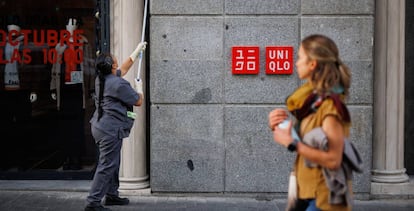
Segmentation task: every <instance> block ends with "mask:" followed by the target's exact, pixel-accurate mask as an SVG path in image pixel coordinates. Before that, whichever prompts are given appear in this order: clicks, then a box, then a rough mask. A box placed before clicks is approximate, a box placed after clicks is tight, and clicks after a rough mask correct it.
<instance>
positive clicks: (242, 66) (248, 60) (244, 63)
mask: <svg viewBox="0 0 414 211" xmlns="http://www.w3.org/2000/svg"><path fill="white" fill-rule="evenodd" d="M232 54H233V56H232V57H233V58H232V61H233V66H232V67H233V68H232V73H233V74H259V71H260V69H259V47H258V46H235V47H233V50H232Z"/></svg>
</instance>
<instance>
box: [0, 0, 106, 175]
mask: <svg viewBox="0 0 414 211" xmlns="http://www.w3.org/2000/svg"><path fill="white" fill-rule="evenodd" d="M102 2H107V1H102ZM101 6H102V3H101V1H99V0H70V1H67V0H52V1H50V0H38V1H26V0H6V1H2V4H1V5H0V14H1V15H0V27H1V28H0V134H1V143H0V144H1V147H0V151H1V152H0V179H91V178H92V177H93V173H94V167H95V163H96V157H97V149H96V147H95V144H94V140H93V138H92V136H91V133H90V124H89V119H90V117H91V115H92V113H93V111H94V102H93V94H92V93H93V91H94V80H95V68H94V61H95V57H96V54H95V52H96V51H97V50H102V47H101V46H102V45H103V43H101V35H102V34H105V33H102V30H109V29H104V28H103V27H101V26H100V21H101V20H102V19H103V18H102V15H106V14H107V13H100V15H101V18H99V19H98V18H96V17H95V13H96V11H97V10H99V9H100V7H101ZM106 44H107V43H105V45H106ZM106 46H108V45H106ZM106 50H107V49H106Z"/></svg>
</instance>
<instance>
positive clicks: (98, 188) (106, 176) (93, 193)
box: [87, 126, 122, 206]
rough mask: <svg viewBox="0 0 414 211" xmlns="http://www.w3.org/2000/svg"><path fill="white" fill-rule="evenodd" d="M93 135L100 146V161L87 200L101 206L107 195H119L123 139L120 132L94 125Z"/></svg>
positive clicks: (93, 204) (91, 204)
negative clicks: (100, 128)
mask: <svg viewBox="0 0 414 211" xmlns="http://www.w3.org/2000/svg"><path fill="white" fill-rule="evenodd" d="M92 135H93V137H94V138H95V142H96V145H97V146H98V148H99V161H98V166H97V168H96V172H95V175H94V177H93V181H92V187H91V190H90V192H89V196H88V197H87V201H88V205H89V206H99V205H100V203H101V200H102V198H103V197H104V196H105V195H109V196H118V195H119V192H118V188H119V166H120V162H121V147H122V139H119V138H118V134H108V133H105V132H103V131H101V130H99V129H97V128H95V127H93V126H92Z"/></svg>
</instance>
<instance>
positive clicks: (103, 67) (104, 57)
mask: <svg viewBox="0 0 414 211" xmlns="http://www.w3.org/2000/svg"><path fill="white" fill-rule="evenodd" d="M113 64H114V59H113V58H112V55H111V54H109V53H103V54H100V55H99V56H98V58H96V73H97V75H98V77H99V96H98V121H99V119H100V118H101V117H102V114H103V110H102V100H103V92H104V89H105V76H106V75H109V74H111V73H112V65H113Z"/></svg>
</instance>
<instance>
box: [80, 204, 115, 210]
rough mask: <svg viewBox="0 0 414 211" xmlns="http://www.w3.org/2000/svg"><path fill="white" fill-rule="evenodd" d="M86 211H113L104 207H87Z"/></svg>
mask: <svg viewBox="0 0 414 211" xmlns="http://www.w3.org/2000/svg"><path fill="white" fill-rule="evenodd" d="M85 211H111V209H109V208H106V207H103V206H102V205H100V206H97V207H91V206H89V205H88V206H86V207H85Z"/></svg>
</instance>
